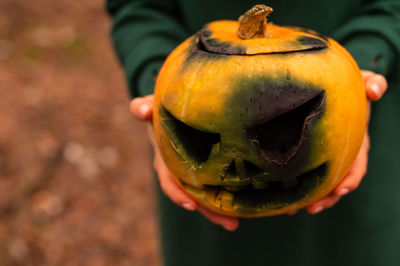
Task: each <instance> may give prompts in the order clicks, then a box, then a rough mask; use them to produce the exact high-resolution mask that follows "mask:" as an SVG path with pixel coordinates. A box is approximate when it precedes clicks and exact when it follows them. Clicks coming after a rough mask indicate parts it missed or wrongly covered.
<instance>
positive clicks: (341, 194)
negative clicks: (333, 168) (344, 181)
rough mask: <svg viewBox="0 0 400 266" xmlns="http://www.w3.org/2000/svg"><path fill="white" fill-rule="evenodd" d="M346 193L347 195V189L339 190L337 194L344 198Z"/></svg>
mask: <svg viewBox="0 0 400 266" xmlns="http://www.w3.org/2000/svg"><path fill="white" fill-rule="evenodd" d="M347 193H349V189H348V188H342V189H341V190H339V192H338V193H337V195H338V196H344V195H346V194H347Z"/></svg>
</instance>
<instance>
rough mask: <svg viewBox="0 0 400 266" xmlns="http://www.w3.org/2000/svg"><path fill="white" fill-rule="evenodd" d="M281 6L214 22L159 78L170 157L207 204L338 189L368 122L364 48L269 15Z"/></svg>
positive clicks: (256, 210) (236, 212)
mask: <svg viewBox="0 0 400 266" xmlns="http://www.w3.org/2000/svg"><path fill="white" fill-rule="evenodd" d="M270 11H271V10H270V8H268V7H265V6H256V7H254V8H253V9H251V10H249V11H248V12H247V13H246V14H244V15H243V16H242V17H241V18H240V19H239V23H237V22H234V21H216V22H212V23H210V24H208V25H206V26H205V27H204V28H203V29H202V30H201V31H200V32H199V33H197V34H196V35H195V36H192V37H190V38H189V39H187V40H186V41H185V42H183V43H182V44H181V45H179V46H178V47H177V48H176V49H175V50H174V51H173V52H172V53H171V54H170V56H169V57H168V58H167V60H166V62H165V63H164V65H163V67H162V69H161V71H160V73H159V76H158V78H157V82H156V88H155V110H154V130H155V136H156V141H157V143H158V145H159V147H160V150H161V154H162V156H163V158H164V160H165V162H166V164H167V166H168V167H169V169H170V170H171V171H172V172H173V173H174V175H175V176H176V177H177V179H178V181H179V184H180V185H181V186H182V188H183V189H184V190H185V191H187V192H188V193H189V194H190V195H191V196H192V197H194V198H195V199H196V200H197V201H198V202H199V203H200V204H202V205H204V206H206V207H208V208H210V209H212V210H214V211H216V212H218V213H222V214H226V215H231V216H242V217H256V216H268V215H277V214H282V213H286V212H288V211H292V210H296V209H299V208H302V207H304V206H306V205H308V204H310V203H312V202H314V201H315V200H317V199H319V198H321V197H323V196H325V195H327V194H328V193H329V192H330V191H331V190H332V189H333V188H334V187H335V186H336V185H337V184H338V183H339V181H340V180H341V179H342V178H343V176H344V175H345V173H346V172H347V171H348V169H349V168H350V166H351V163H352V162H353V160H354V158H355V156H356V154H357V152H358V149H359V148H360V145H361V142H362V138H363V134H364V131H365V125H366V97H365V91H364V85H363V80H362V77H361V74H360V71H359V69H358V67H357V65H356V63H355V62H354V60H353V59H352V57H351V56H350V55H349V54H348V53H347V51H346V50H345V49H344V48H343V47H341V46H340V45H339V44H338V43H337V42H335V41H334V40H332V39H330V38H327V37H325V36H322V35H320V34H317V33H316V32H313V31H311V30H305V29H301V28H295V27H280V26H276V25H273V24H267V23H266V19H265V17H266V15H267V14H268V13H269V12H270ZM239 25H240V27H239ZM238 28H239V30H238V31H237V29H238ZM236 31H237V33H236Z"/></svg>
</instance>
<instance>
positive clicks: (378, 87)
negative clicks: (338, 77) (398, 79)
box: [361, 71, 387, 101]
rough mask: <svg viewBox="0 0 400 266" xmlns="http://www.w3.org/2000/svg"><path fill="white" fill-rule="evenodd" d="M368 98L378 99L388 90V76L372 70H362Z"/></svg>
mask: <svg viewBox="0 0 400 266" xmlns="http://www.w3.org/2000/svg"><path fill="white" fill-rule="evenodd" d="M361 73H362V74H363V78H364V83H365V86H366V90H367V91H366V92H367V96H368V99H370V100H371V101H377V100H379V99H380V98H382V96H383V95H384V94H385V92H386V90H387V81H386V78H385V77H384V76H382V75H380V74H376V73H374V72H372V71H362V72H361Z"/></svg>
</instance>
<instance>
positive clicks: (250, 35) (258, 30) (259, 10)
mask: <svg viewBox="0 0 400 266" xmlns="http://www.w3.org/2000/svg"><path fill="white" fill-rule="evenodd" d="M272 11H274V10H273V9H272V7H269V6H266V5H255V6H253V7H252V8H251V9H250V10H248V11H247V12H246V13H244V14H243V15H241V16H240V17H239V29H238V31H237V35H238V36H239V37H240V38H242V39H245V40H246V39H254V38H265V37H267V38H268V37H270V36H269V34H268V33H267V16H268V15H269V14H270V13H271V12H272Z"/></svg>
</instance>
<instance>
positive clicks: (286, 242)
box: [107, 0, 400, 265]
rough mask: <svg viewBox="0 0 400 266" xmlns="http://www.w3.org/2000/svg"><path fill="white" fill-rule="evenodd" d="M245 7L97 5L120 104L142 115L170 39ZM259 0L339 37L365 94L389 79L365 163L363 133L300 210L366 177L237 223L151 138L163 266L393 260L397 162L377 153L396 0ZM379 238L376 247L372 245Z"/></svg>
mask: <svg viewBox="0 0 400 266" xmlns="http://www.w3.org/2000/svg"><path fill="white" fill-rule="evenodd" d="M254 4H257V3H256V2H254V1H234V2H230V4H229V5H228V6H226V5H224V4H223V3H215V2H212V3H211V2H209V1H194V0H191V1H168V2H163V1H151V0H142V1H128V0H109V1H108V2H107V8H108V10H109V12H110V13H111V14H112V15H113V18H114V27H113V33H112V36H113V39H114V42H115V47H116V50H117V54H118V56H119V58H120V60H121V62H122V64H123V66H124V68H125V71H126V75H127V79H128V83H129V86H130V89H131V93H132V95H133V96H134V97H135V98H134V99H133V100H132V102H131V105H130V109H131V112H132V113H133V115H135V116H136V117H137V118H139V119H141V120H144V121H151V117H152V110H153V105H152V104H153V96H152V94H151V93H152V89H153V87H154V77H155V75H156V73H157V72H158V70H159V68H160V67H161V64H162V63H163V61H164V59H165V57H166V56H167V55H168V54H169V53H170V52H171V51H172V49H173V48H175V46H177V45H178V44H179V43H180V42H181V41H183V40H184V39H185V38H187V36H189V35H190V34H193V33H194V32H196V31H197V30H199V29H200V28H201V26H202V25H203V24H205V23H207V22H209V21H212V20H216V19H227V18H230V19H235V18H236V17H237V16H238V15H239V14H241V13H243V11H244V10H247V9H249V8H250V7H251V6H252V5H254ZM268 4H269V5H271V6H272V7H274V9H275V10H276V11H275V12H276V16H271V19H270V20H272V21H274V22H275V23H277V24H281V25H282V24H284V25H296V26H302V27H305V28H311V29H314V30H317V31H318V32H320V33H323V34H325V35H327V36H332V37H334V38H335V39H337V40H338V41H339V42H341V43H342V44H343V45H344V46H345V47H346V48H347V50H348V51H349V52H350V53H351V54H352V55H353V57H354V58H355V59H356V61H357V63H358V64H359V66H360V68H362V69H364V70H363V71H362V75H363V78H364V82H365V85H366V86H365V87H366V95H367V97H368V99H369V100H371V101H377V100H379V99H380V98H381V97H382V96H383V94H384V93H385V91H386V88H387V81H386V78H385V77H387V78H388V79H389V81H390V84H389V87H390V91H389V92H388V93H387V94H388V95H387V96H386V97H385V98H384V99H383V100H382V101H379V103H378V104H376V105H373V110H372V117H371V122H370V134H371V135H372V145H373V146H372V150H371V153H370V155H369V158H370V162H369V163H367V162H368V151H369V146H370V144H369V137H368V132H365V137H364V141H363V144H362V146H361V149H360V151H359V154H358V156H357V158H356V160H355V162H354V163H353V166H352V167H351V169H350V171H349V172H348V174H347V175H346V176H345V178H344V179H343V181H342V182H341V183H340V184H339V185H338V186H337V187H336V188H335V189H334V190H333V191H332V192H331V193H330V194H329V195H328V196H326V197H325V198H323V199H320V200H318V201H317V202H314V203H312V204H311V205H309V206H308V207H307V208H306V210H307V211H308V212H309V213H311V214H316V213H319V212H321V211H322V210H324V209H328V208H330V207H332V206H333V205H335V204H336V203H337V202H338V201H339V199H340V198H341V197H343V196H344V195H346V194H348V193H349V192H351V191H353V190H355V189H356V188H357V187H358V186H359V185H360V182H361V180H363V178H364V176H365V174H366V169H367V164H368V167H369V173H368V174H367V177H368V178H366V181H365V182H363V186H361V187H360V188H359V189H358V190H356V191H354V192H353V193H351V195H350V196H348V199H346V200H343V201H341V202H340V203H338V204H336V206H335V208H332V209H330V210H329V211H325V212H322V213H321V214H319V215H316V216H311V215H307V214H306V213H305V212H300V213H299V214H296V215H292V216H277V217H267V218H261V219H246V220H242V221H241V223H240V224H241V225H240V227H239V222H238V219H236V218H232V217H228V216H223V215H220V214H217V213H214V212H212V211H210V210H208V209H206V208H204V207H202V206H200V205H198V204H197V203H196V201H195V200H193V199H192V198H191V197H189V196H188V195H187V194H186V193H185V192H184V191H183V190H182V189H181V188H180V187H179V186H178V185H177V184H176V181H174V180H175V179H174V178H173V176H172V174H171V172H170V171H169V169H168V168H167V167H166V165H165V163H164V161H163V159H162V157H161V155H160V152H159V150H158V149H157V147H156V145H153V148H154V154H155V159H154V168H155V170H156V171H157V174H158V177H159V181H160V185H161V189H162V191H163V192H164V194H165V195H166V196H167V197H168V198H169V199H170V200H171V201H172V202H174V203H175V205H174V204H171V202H170V201H169V200H168V199H167V198H166V197H165V196H164V195H162V194H160V211H161V228H162V230H161V232H162V241H163V255H164V259H165V264H166V265H188V264H191V265H243V264H246V265H359V264H362V265H397V264H399V263H400V262H399V261H398V259H397V250H398V247H400V241H399V240H398V239H396V238H393V237H392V236H393V235H395V234H396V233H400V227H399V226H398V225H397V224H398V223H397V221H398V219H399V218H400V212H399V210H398V209H399V208H398V206H399V203H400V197H399V196H398V193H396V190H395V188H396V185H400V182H399V181H397V180H396V179H395V178H394V177H396V176H399V174H400V168H399V166H398V164H395V158H394V157H393V156H391V155H390V154H387V150H389V148H392V149H393V150H397V149H400V143H399V141H398V138H397V135H396V134H398V133H399V132H400V123H399V122H398V118H397V117H396V115H395V114H396V112H397V111H398V110H399V109H400V106H399V104H398V100H399V94H398V89H400V88H395V87H396V82H398V81H396V78H398V76H400V75H399V74H400V73H399V71H400V60H399V56H400V2H399V1H389V0H381V1H378V0H376V1H361V0H358V1H344V0H341V1H339V2H338V1H335V3H329V2H322V1H315V0H308V1H301V2H295V1H292V2H291V3H290V4H289V3H286V2H285V1H269V3H268ZM397 87H398V83H397ZM396 122H397V123H396ZM339 126H340V125H339ZM383 128H386V129H387V130H382V129H383ZM374 143H375V146H374ZM153 144H154V142H153ZM371 158H372V159H371ZM389 166H390V167H389ZM178 206H181V207H183V208H184V209H186V210H189V211H194V210H198V211H199V213H201V214H202V215H203V216H204V217H206V218H207V219H208V220H209V221H211V222H212V223H214V224H217V225H221V226H222V227H223V228H225V229H226V230H228V231H235V232H234V233H230V234H229V233H228V232H226V231H224V230H223V229H222V230H221V229H220V228H218V227H216V226H214V225H213V224H212V223H209V222H207V220H205V219H203V218H201V216H199V215H198V214H197V213H196V212H187V211H184V210H183V209H180V208H179V207H178ZM396 206H397V207H396ZM291 214H294V213H291ZM383 242H385V243H386V244H383V245H382V244H381V243H383ZM282 247H285V248H282ZM394 247H397V248H394ZM194 258H195V259H194ZM382 258H384V259H382ZM327 260H329V261H328V262H327ZM383 261H384V262H385V263H384V262H383ZM381 263H382V264H381Z"/></svg>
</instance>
